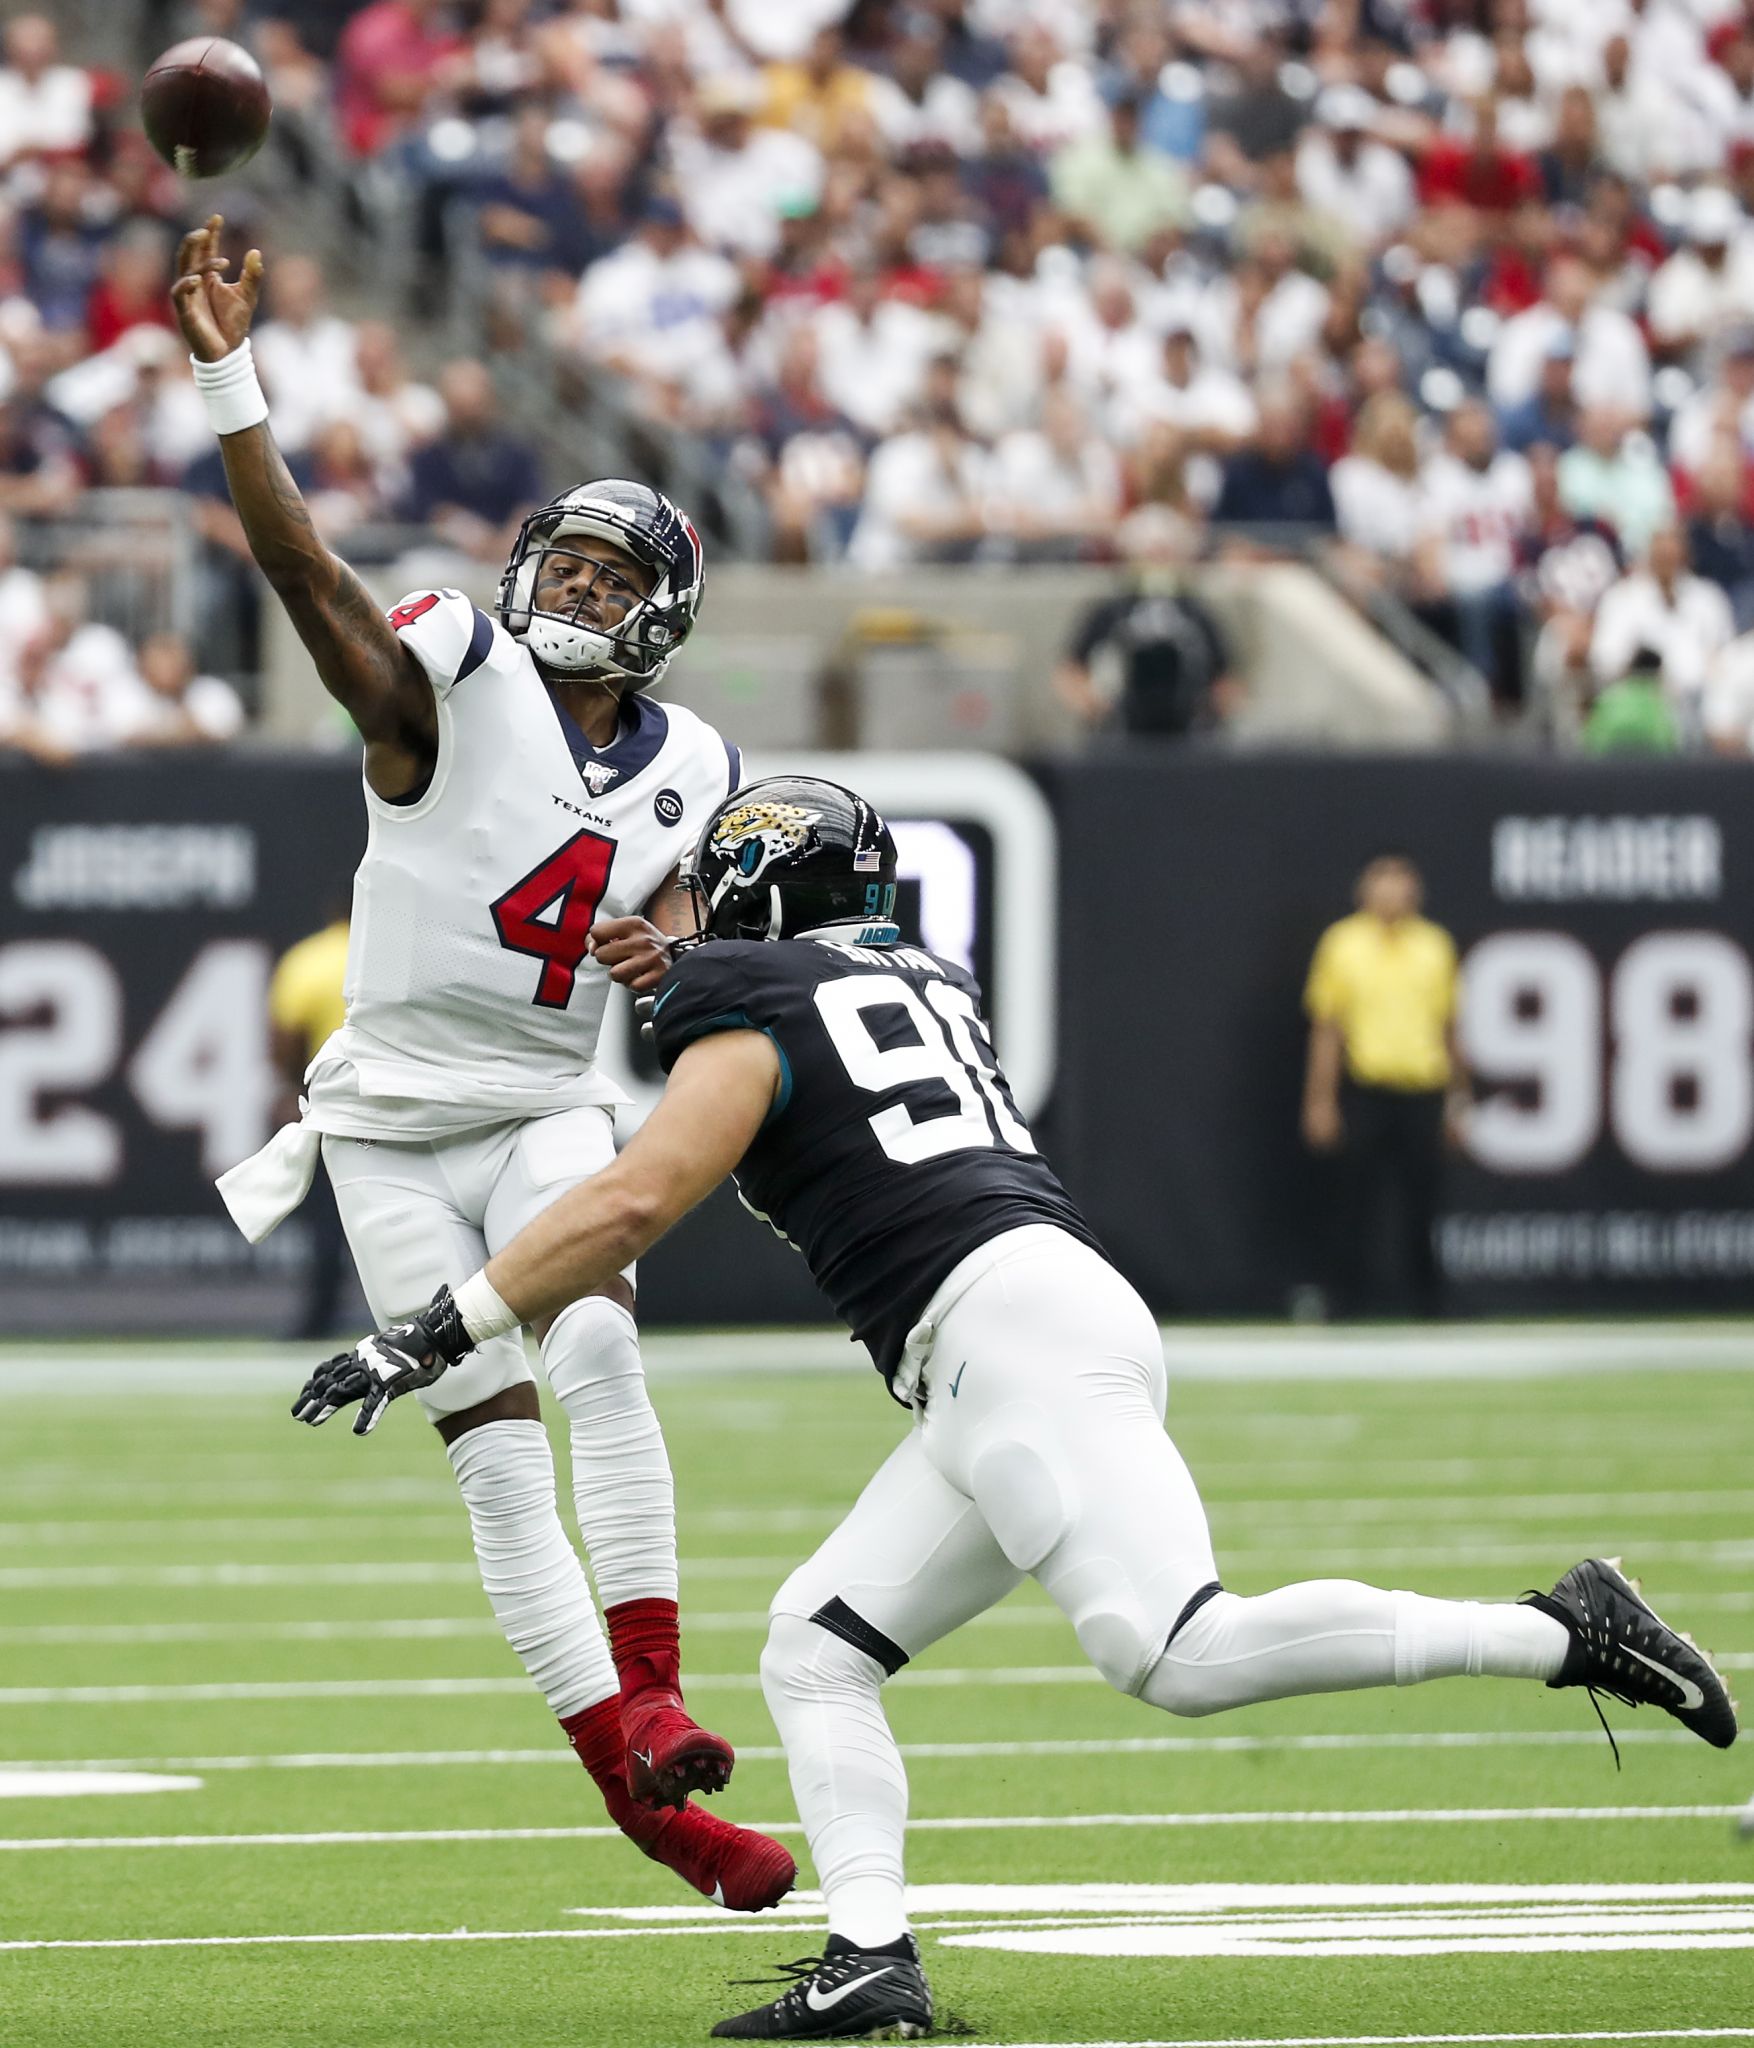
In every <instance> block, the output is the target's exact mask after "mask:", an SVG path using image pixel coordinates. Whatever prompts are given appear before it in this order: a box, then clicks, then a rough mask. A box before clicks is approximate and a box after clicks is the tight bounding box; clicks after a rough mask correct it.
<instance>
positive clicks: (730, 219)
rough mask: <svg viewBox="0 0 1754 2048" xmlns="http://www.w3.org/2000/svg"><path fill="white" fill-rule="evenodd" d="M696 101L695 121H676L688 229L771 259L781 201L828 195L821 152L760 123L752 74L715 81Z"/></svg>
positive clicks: (673, 146) (675, 148)
mask: <svg viewBox="0 0 1754 2048" xmlns="http://www.w3.org/2000/svg"><path fill="white" fill-rule="evenodd" d="M695 104H696V119H695V121H694V122H693V123H681V122H679V123H677V124H675V126H674V128H673V131H672V135H671V140H670V154H671V159H672V162H673V165H674V168H675V177H676V187H677V190H678V191H679V192H680V193H681V194H682V195H683V199H682V204H683V210H684V211H685V212H686V214H687V216H688V224H689V226H690V227H691V228H692V229H693V230H694V232H695V234H696V235H698V236H699V238H700V240H701V241H702V242H703V243H705V244H706V245H707V246H708V247H709V248H718V249H723V250H725V251H727V252H728V253H730V254H732V255H737V256H769V255H771V254H772V253H773V250H774V247H775V245H776V243H777V242H778V239H779V214H780V206H781V203H782V202H783V201H786V200H791V199H798V198H814V197H815V196H816V195H817V193H818V192H819V191H820V190H821V187H822V157H821V154H820V152H819V151H818V150H817V148H816V146H815V144H814V143H811V142H807V141H806V140H805V139H804V137H803V136H802V135H793V134H790V133H788V132H787V131H786V130H785V129H783V128H758V127H757V126H756V125H755V112H756V109H757V108H758V107H759V106H760V104H761V86H760V83H759V81H757V80H756V79H754V78H751V77H749V76H747V75H741V74H733V75H731V76H728V77H724V78H714V79H709V80H708V81H707V82H706V84H704V85H703V86H702V87H701V88H700V91H699V93H698V95H697V97H696V102H695Z"/></svg>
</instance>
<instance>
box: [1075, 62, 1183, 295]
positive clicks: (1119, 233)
mask: <svg viewBox="0 0 1754 2048" xmlns="http://www.w3.org/2000/svg"><path fill="white" fill-rule="evenodd" d="M1143 110H1144V96H1143V95H1142V94H1141V93H1140V92H1139V91H1138V89H1137V88H1135V87H1133V86H1131V85H1127V86H1125V87H1123V88H1121V89H1120V90H1119V91H1118V92H1117V93H1116V94H1115V95H1114V97H1113V99H1112V100H1111V102H1110V105H1109V116H1108V132H1107V133H1106V134H1103V133H1102V132H1101V131H1097V132H1094V133H1092V134H1089V135H1086V136H1084V137H1083V138H1081V139H1080V140H1079V141H1077V142H1069V143H1067V144H1066V146H1065V147H1064V148H1063V149H1062V150H1060V151H1059V152H1058V153H1057V154H1056V156H1055V157H1054V160H1053V169H1052V187H1053V195H1054V198H1055V199H1056V200H1057V201H1058V202H1059V205H1060V206H1061V208H1062V209H1063V211H1064V212H1065V213H1066V215H1067V216H1068V218H1069V220H1070V221H1071V222H1072V223H1073V224H1074V226H1076V227H1078V228H1081V229H1082V230H1083V231H1084V232H1085V233H1086V234H1087V235H1088V237H1089V239H1090V240H1091V241H1092V242H1095V243H1097V244H1098V245H1100V246H1102V247H1106V248H1111V249H1124V250H1126V251H1127V252H1128V253H1129V254H1131V253H1132V252H1133V251H1135V250H1137V249H1140V248H1142V247H1143V246H1144V244H1145V243H1147V242H1148V241H1150V240H1151V238H1152V237H1153V236H1154V235H1156V234H1157V233H1159V232H1160V231H1161V230H1162V229H1164V228H1166V227H1182V226H1185V225H1186V223H1187V219H1188V197H1189V194H1188V180H1187V174H1186V173H1185V172H1184V171H1183V170H1182V169H1181V167H1180V165H1179V164H1176V163H1175V162H1173V161H1172V160H1171V159H1170V158H1169V157H1166V156H1164V155H1163V154H1162V153H1161V152H1160V151H1158V150H1155V149H1152V148H1150V147H1148V146H1147V145H1146V144H1145V143H1143V142H1142V141H1141V139H1140V133H1139V123H1140V117H1141V115H1142V113H1143Z"/></svg>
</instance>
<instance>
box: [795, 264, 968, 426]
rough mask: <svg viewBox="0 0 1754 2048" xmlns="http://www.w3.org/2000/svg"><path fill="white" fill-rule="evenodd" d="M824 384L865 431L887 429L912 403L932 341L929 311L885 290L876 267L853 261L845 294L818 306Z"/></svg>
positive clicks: (935, 335) (934, 335) (934, 339)
mask: <svg viewBox="0 0 1754 2048" xmlns="http://www.w3.org/2000/svg"><path fill="white" fill-rule="evenodd" d="M814 325H815V329H816V339H817V343H818V346H819V349H820V352H821V363H822V388H823V391H824V392H825V393H826V394H827V397H828V399H829V402H830V403H831V404H832V405H834V406H835V407H837V408H838V409H839V410H840V411H841V412H843V413H845V415H846V416H847V418H848V419H850V420H852V421H854V422H855V423H856V424H857V425H858V426H859V427H860V428H861V429H862V430H863V431H864V432H865V433H867V434H872V435H881V434H887V433H889V432H891V431H892V430H893V429H894V427H895V426H896V424H897V422H898V421H899V420H900V418H901V416H902V414H903V412H904V411H905V410H906V408H907V407H909V406H910V405H912V404H913V402H914V400H915V399H916V398H917V396H918V394H919V392H920V389H921V387H922V385H923V384H924V381H925V375H926V365H927V363H928V362H929V361H930V360H931V357H932V354H933V351H934V350H935V349H936V347H937V346H938V331H937V328H936V326H935V324H934V322H933V321H932V319H931V317H930V315H929V314H927V313H924V312H922V311H921V309H920V308H919V307H918V306H914V305H910V304H908V303H907V301H906V300H903V299H891V298H886V297H885V296H884V292H883V280H882V278H881V276H880V275H879V273H878V272H877V271H876V269H875V268H873V267H870V266H866V267H863V268H860V269H856V270H854V271H853V273H852V274H851V275H850V276H849V277H848V279H847V284H846V292H845V295H844V297H842V298H841V299H839V300H837V301H835V302H834V303H833V304H830V305H826V306H824V307H823V308H822V310H821V311H820V312H819V313H818V314H816V316H815V321H814Z"/></svg>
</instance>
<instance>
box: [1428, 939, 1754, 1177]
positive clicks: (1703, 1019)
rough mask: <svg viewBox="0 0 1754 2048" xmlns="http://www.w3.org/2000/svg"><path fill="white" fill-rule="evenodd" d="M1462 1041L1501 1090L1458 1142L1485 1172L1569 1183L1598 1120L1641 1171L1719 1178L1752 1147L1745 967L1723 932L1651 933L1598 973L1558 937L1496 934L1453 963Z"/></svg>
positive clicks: (1583, 951) (1753, 1036)
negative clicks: (1561, 1176)
mask: <svg viewBox="0 0 1754 2048" xmlns="http://www.w3.org/2000/svg"><path fill="white" fill-rule="evenodd" d="M1604 983H1605V988H1604ZM1604 1021H1605V1023H1606V1031H1605V1032H1604V1029H1603V1026H1604ZM1460 1029H1461V1040H1462V1048H1463V1051H1464V1052H1465V1053H1466V1055H1467V1057H1468V1060H1469V1063H1470V1065H1471V1066H1472V1067H1473V1069H1474V1071H1475V1072H1476V1073H1477V1074H1478V1075H1479V1076H1480V1078H1481V1080H1482V1082H1484V1083H1486V1084H1488V1085H1490V1084H1491V1083H1494V1082H1497V1083H1499V1084H1501V1086H1500V1088H1499V1090H1498V1092H1497V1093H1494V1094H1489V1095H1487V1097H1486V1098H1485V1099H1484V1100H1482V1102H1481V1103H1480V1106H1479V1108H1478V1109H1477V1110H1476V1111H1475V1112H1474V1115H1473V1118H1472V1120H1471V1124H1470V1128H1469V1132H1468V1150H1469V1151H1470V1152H1471V1153H1472V1154H1473V1156H1474V1157H1475V1159H1477V1160H1478V1161H1479V1163H1480V1164H1481V1165H1482V1166H1485V1167H1487V1168H1489V1169H1491V1170H1492V1171H1494V1172H1498V1173H1516V1174H1546V1173H1564V1172H1566V1171H1567V1170H1568V1169H1570V1168H1571V1167H1574V1166H1577V1165H1578V1164H1580V1163H1581V1161H1582V1160H1583V1158H1584V1157H1585V1155H1586V1154H1587V1153H1588V1152H1589V1151H1590V1150H1591V1149H1592V1148H1593V1147H1594V1145H1595V1143H1596V1141H1597V1139H1598V1138H1599V1137H1600V1136H1601V1135H1602V1130H1603V1124H1604V1118H1605V1120H1606V1124H1607V1128H1608V1129H1609V1130H1610V1131H1611V1132H1612V1134H1613V1136H1614V1139H1615V1141H1616V1143H1617V1144H1618V1145H1619V1147H1620V1149H1621V1150H1622V1151H1623V1152H1624V1153H1625V1154H1626V1156H1627V1158H1628V1159H1630V1160H1631V1161H1632V1162H1633V1163H1634V1164H1635V1165H1637V1166H1640V1167H1643V1168H1644V1169H1645V1170H1646V1171H1647V1172H1650V1173H1711V1172H1715V1171H1718V1170H1720V1169H1722V1168H1724V1167H1727V1166H1732V1165H1734V1164H1735V1162H1736V1161H1737V1160H1738V1159H1739V1158H1740V1157H1741V1156H1742V1154H1743V1153H1744V1152H1745V1151H1746V1150H1747V1148H1748V1144H1749V1140H1750V1138H1754V969H1750V967H1749V963H1748V956H1747V954H1746V953H1745V952H1743V950H1742V948H1741V947H1740V946H1738V945H1736V944H1735V943H1734V942H1733V941H1732V940H1729V939H1727V938H1725V937H1723V936H1722V934H1721V933H1718V932H1698V931H1694V932H1651V933H1649V934H1647V935H1646V936H1645V937H1644V938H1641V939H1636V940H1634V941H1633V943H1632V944H1631V945H1630V946H1628V947H1627V949H1626V951H1625V952H1624V953H1622V954H1621V956H1620V958H1619V960H1618V961H1617V962H1616V963H1615V964H1614V967H1613V969H1612V971H1611V972H1607V973H1606V974H1605V973H1604V970H1603V969H1602V968H1601V967H1600V966H1598V964H1597V962H1596V959H1595V957H1594V955H1593V954H1591V953H1590V951H1589V950H1588V948H1587V947H1585V946H1584V945H1583V944H1581V943H1580V942H1579V941H1578V940H1577V939H1575V938H1572V937H1571V936H1570V935H1569V934H1567V933H1564V932H1499V933H1496V934H1495V935H1493V936H1492V937H1490V938H1486V939H1482V940H1480V942H1479V943H1478V944H1477V945H1475V946H1474V947H1473V948H1472V949H1471V950H1470V951H1469V953H1468V956H1467V958H1466V960H1465V961H1464V962H1463V966H1462V1015H1461V1019H1460ZM1604 1080H1605V1081H1606V1086H1605V1087H1604Z"/></svg>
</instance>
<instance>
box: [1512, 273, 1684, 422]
mask: <svg viewBox="0 0 1754 2048" xmlns="http://www.w3.org/2000/svg"><path fill="white" fill-rule="evenodd" d="M1567 338H1569V339H1571V340H1572V342H1573V344H1574V346H1575V348H1576V351H1577V354H1576V357H1575V360H1574V361H1573V363H1572V370H1571V384H1572V389H1573V391H1575V392H1576V394H1577V399H1578V403H1579V404H1580V405H1614V406H1619V407H1621V408H1622V409H1623V410H1625V411H1627V412H1632V413H1636V414H1638V416H1639V417H1640V418H1643V417H1644V416H1645V415H1646V414H1648V413H1649V411H1650V406H1651V386H1650V351H1649V350H1648V349H1647V348H1646V347H1645V345H1644V337H1643V335H1641V334H1640V333H1639V331H1638V329H1637V327H1636V326H1635V325H1634V324H1633V322H1632V321H1631V320H1630V319H1628V318H1627V316H1626V315H1625V314H1624V313H1620V312H1616V311H1615V309H1614V308H1613V307H1612V306H1591V307H1590V308H1589V309H1588V310H1587V311H1586V312H1585V314H1584V316H1583V318H1582V319H1581V320H1580V321H1579V322H1578V326H1577V332H1576V334H1575V335H1573V334H1572V330H1571V327H1570V324H1569V323H1568V322H1567V321H1566V319H1565V318H1564V316H1563V315H1562V314H1561V313H1560V312H1559V310H1558V308H1557V307H1555V306H1550V305H1549V304H1548V303H1547V301H1546V300H1545V299H1542V300H1540V301H1539V302H1538V303H1537V304H1535V305H1533V306H1530V307H1529V308H1528V309H1527V311H1526V312H1522V313H1518V314H1516V315H1515V317H1514V318H1512V319H1509V320H1507V321H1506V322H1505V323H1504V325H1503V327H1502V328H1500V329H1499V333H1498V339H1497V340H1496V341H1495V342H1494V343H1493V344H1492V353H1491V355H1490V356H1489V357H1488V359H1487V363H1486V391H1487V395H1488V396H1489V397H1490V398H1491V400H1492V403H1493V404H1494V405H1495V406H1498V407H1499V408H1500V409H1501V410H1502V409H1505V408H1507V407H1510V406H1513V405H1521V404H1522V402H1523V400H1524V399H1526V398H1532V397H1533V396H1534V395H1535V387H1536V386H1537V385H1538V384H1539V383H1540V381H1541V365H1542V364H1543V363H1544V362H1545V361H1546V360H1547V355H1548V351H1549V350H1550V349H1551V348H1552V346H1553V344H1554V343H1555V342H1557V341H1564V340H1566V339H1567Z"/></svg>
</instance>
